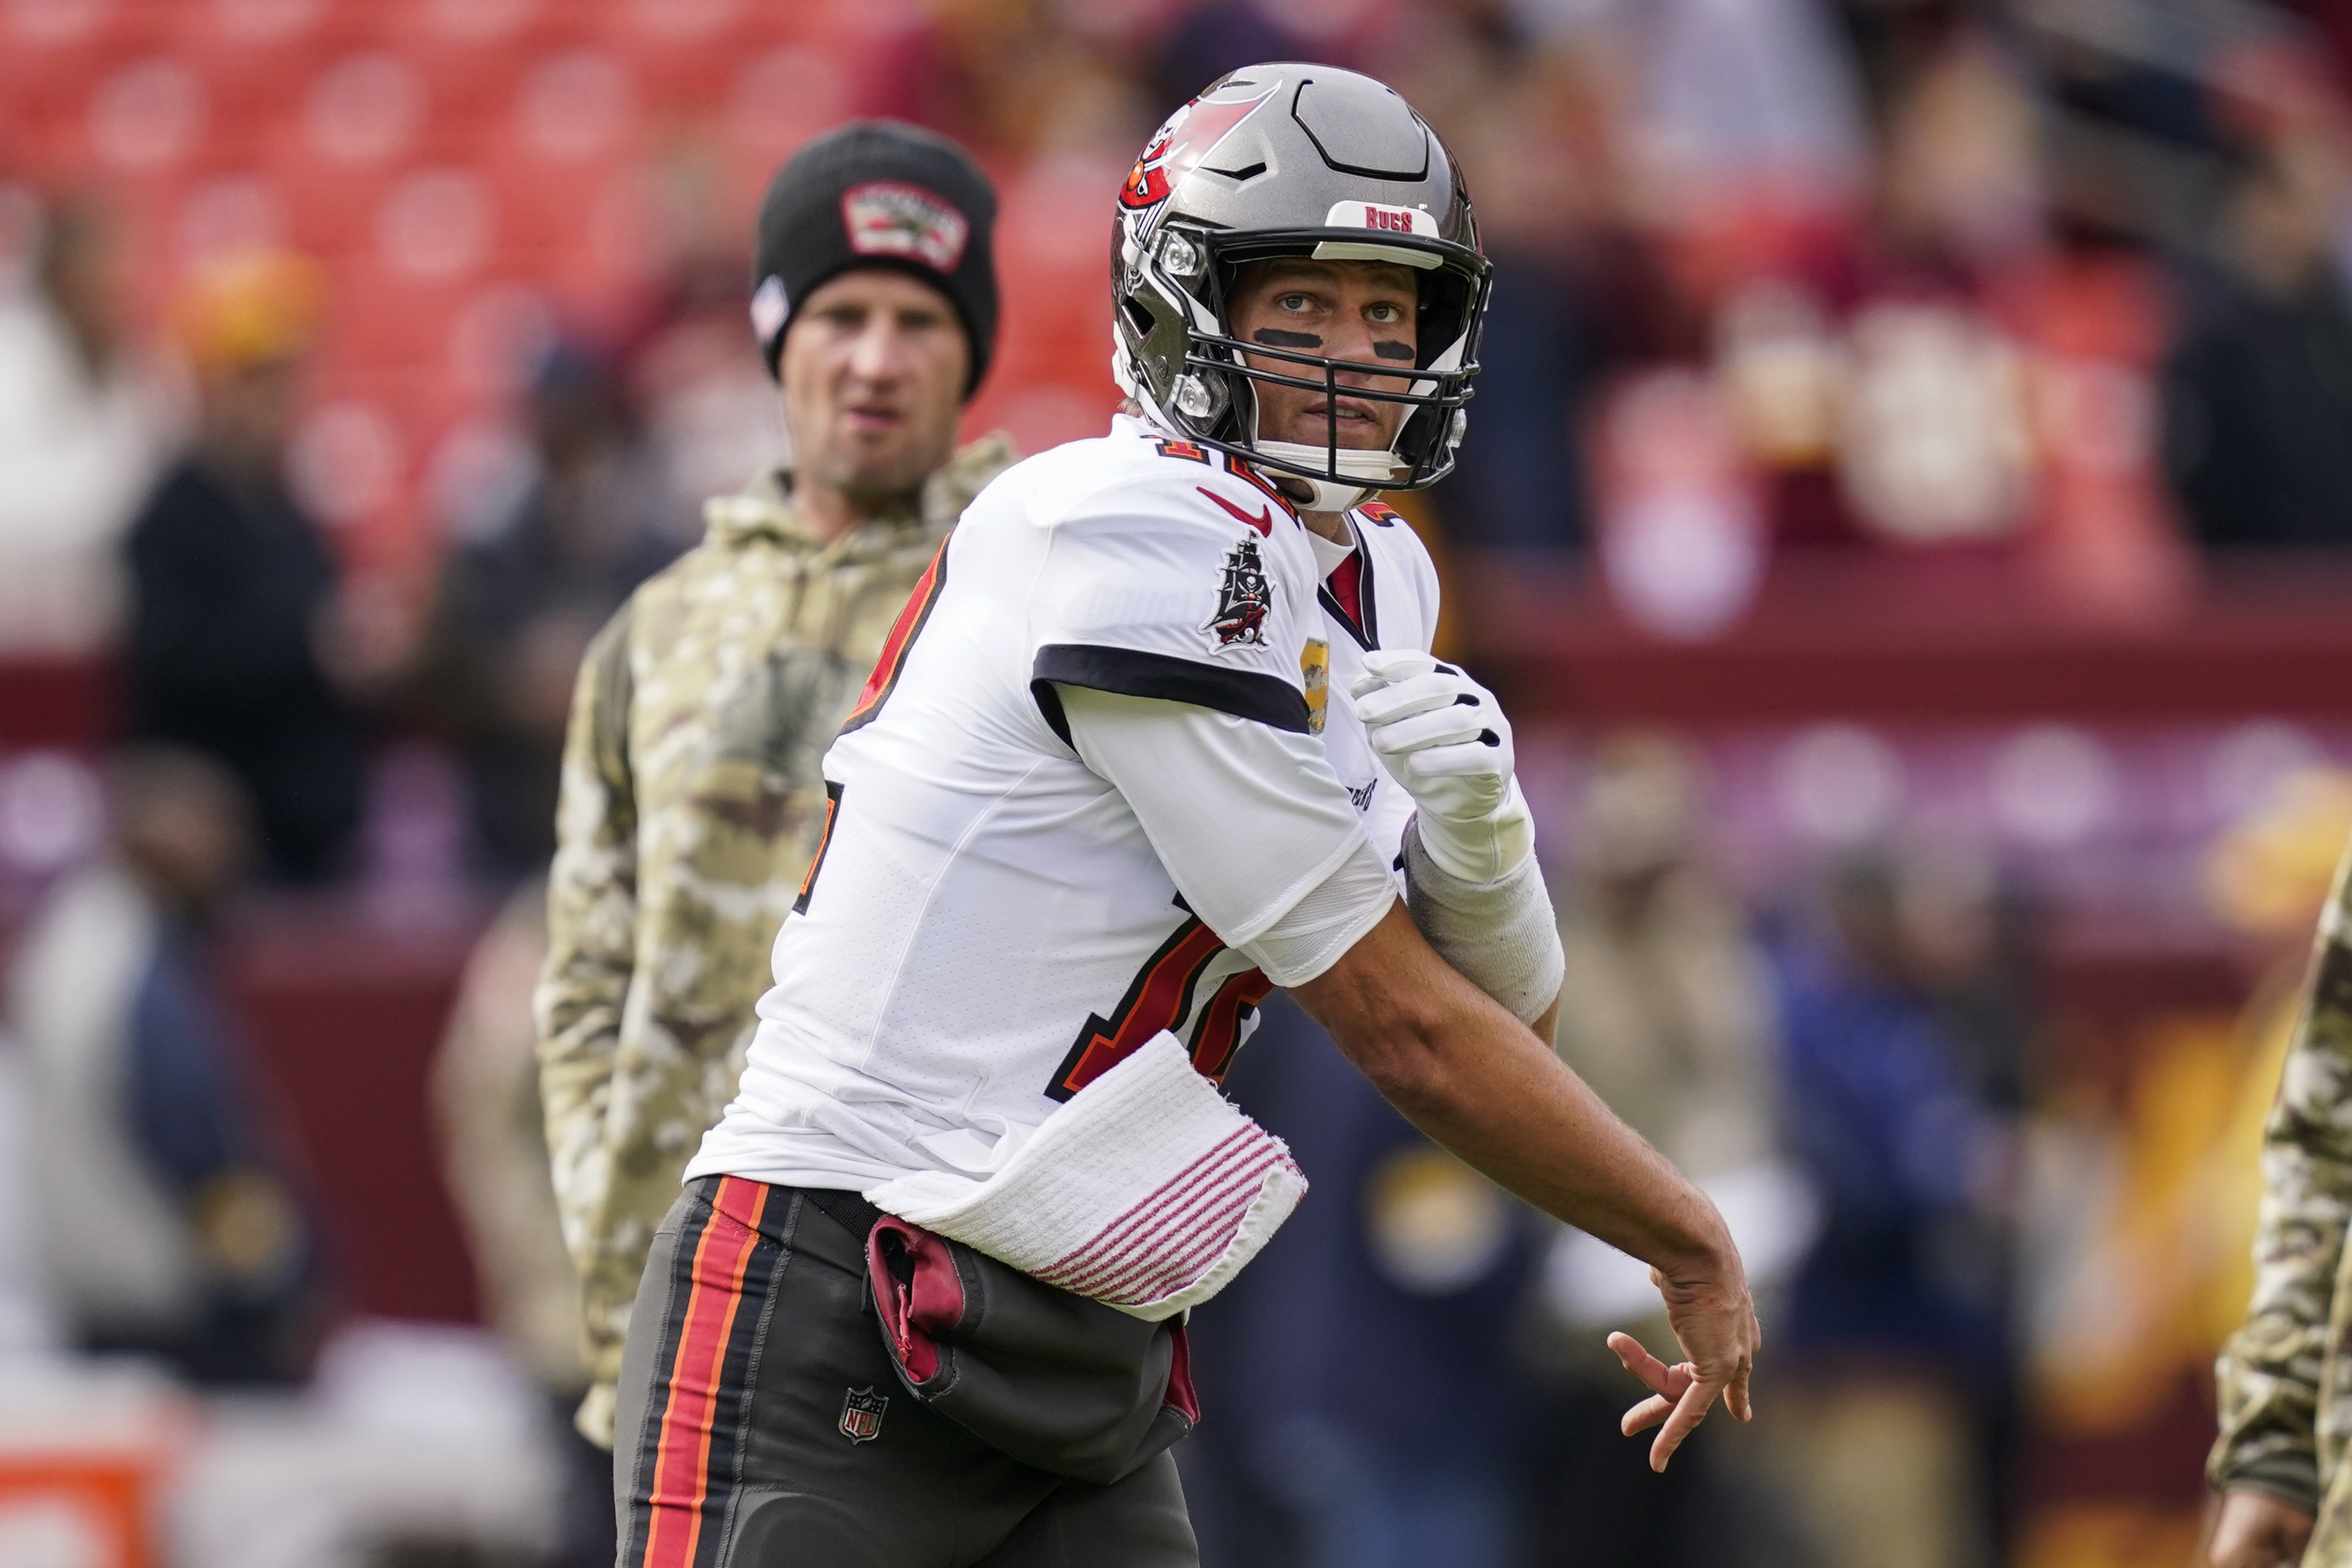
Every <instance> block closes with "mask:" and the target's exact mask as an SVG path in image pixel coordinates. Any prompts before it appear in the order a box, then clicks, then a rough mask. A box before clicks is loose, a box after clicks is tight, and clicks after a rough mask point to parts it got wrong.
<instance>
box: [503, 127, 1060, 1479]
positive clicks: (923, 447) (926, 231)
mask: <svg viewBox="0 0 2352 1568" xmlns="http://www.w3.org/2000/svg"><path fill="white" fill-rule="evenodd" d="M861 193H867V194H868V195H861ZM861 201H869V202H873V203H878V204H881V205H877V208H876V210H875V211H874V212H872V213H866V212H863V211H862V210H861V208H860V205H859V204H860V202H861ZM994 205H995V204H994V197H993V195H992V192H991V191H990V190H989V187H988V184H987V182H986V178H985V176H983V175H982V174H981V173H980V172H979V170H978V169H977V168H976V167H974V166H973V165H972V164H971V162H970V160H969V159H968V158H967V157H966V156H965V155H964V154H963V153H962V152H961V149H958V148H956V147H955V146H954V144H953V143H951V142H947V141H945V140H944V139H943V138H939V137H935V136H932V135H930V134H929V133H928V132H917V131H915V130H913V129H912V128H910V127H906V126H900V125H896V124H890V123H886V122H862V123H860V124H856V125H852V126H849V127H846V128H845V129H844V130H842V131H840V132H835V133H833V134H832V135H829V136H827V137H824V138H823V139H821V140H819V141H818V142H814V143H812V144H811V145H810V146H809V147H808V148H806V149H804V150H803V152H802V153H799V154H797V155H796V156H795V157H794V158H793V160H792V162H791V163H788V164H786V166H785V167H784V169H783V170H782V172H780V173H779V174H778V175H777V177H776V180H775V182H774V183H773V184H772V185H771V187H770V190H769V193H768V196H767V198H766V201H765V202H764V203H763V205H762V208H761V220H760V227H761V234H760V260H759V264H758V266H757V268H756V269H755V270H756V273H757V275H759V276H760V277H761V280H762V281H761V289H760V291H759V293H758V294H757V295H756V296H755V298H754V301H753V309H752V315H753V324H754V327H755V329H756V330H757V331H758V332H759V335H760V337H761V347H762V350H763V352H764V353H766V355H767V359H768V364H769V368H770V369H771V370H772V371H773V372H775V373H776V374H777V376H778V379H779V381H780V383H781V384H782V391H783V398H784V407H785V424H786V426H787V431H788V434H789V435H790V437H791V438H792V441H793V452H794V455H795V464H794V468H793V470H792V471H791V472H790V473H789V474H785V475H772V476H769V477H766V478H764V479H761V480H760V481H758V482H757V483H755V484H754V485H753V486H752V487H751V489H749V490H748V491H746V492H745V493H743V494H741V495H736V496H728V497H721V498H719V499H717V500H712V501H710V502H709V504H708V506H707V507H706V509H705V518H706V522H707V527H708V531H707V534H706V537H705V538H704V540H703V542H702V543H701V544H700V545H698V547H697V548H695V549H694V550H692V551H690V552H688V553H687V554H686V555H685V556H683V557H681V558H680V559H679V560H678V561H677V562H676V563H673V564H672V565H671V566H670V567H669V568H667V570H665V571H664V572H662V573H661V574H658V575H657V576H656V577H654V578H653V579H651V580H650V581H648V582H647V583H646V584H644V585H643V586H641V587H640V588H639V589H638V590H637V591H636V593H635V595H634V596H633V597H632V598H631V599H630V601H629V603H628V604H627V605H625V606H624V607H623V609H622V610H621V611H620V613H619V614H618V615H617V616H615V617H614V619H613V621H612V622H611V623H610V624H609V625H608V626H606V627H605V628H604V631H603V632H602V633H600V634H599V635H598V637H597V638H596V639H595V641H594V642H593V644H592V645H591V647H590V648H589V650H588V653H587V656H586V658H585V659H584V660H583V664H582V668H581V672H580V679H579V683H578V687H577V689H576V692H575V695H574V699H573V706H572V719H571V726H570V730H569V731H568V733H567V735H566V739H565V749H564V761H563V777H562V795H561V800H560V804H559V805H558V808H557V842H558V847H557V851H556V856H555V862H554V866H553V868H552V870H551V874H550V883H549V891H548V928H549V929H548V934H549V952H548V958H547V965H546V968H545V970H544V972H543V973H542V976H541V982H540V985H539V990H538V994H537V996H536V999H535V1000H536V1010H537V1015H538V1023H539V1037H540V1047H539V1054H540V1087H541V1100H542V1102H543V1104H544V1107H545V1111H546V1117H547V1130H548V1147H549V1154H550V1159H551V1164H552V1167H553V1174H554V1183H555V1190H556V1197H557V1204H558V1208H559V1210H560V1212H561V1214H562V1222H563V1230H564V1240H565V1244H566V1246H567V1247H568V1248H569V1250H570V1252H571V1254H572V1260H573V1262H574V1263H575V1264H576V1265H577V1266H578V1268H579V1270H580V1277H581V1279H580V1283H581V1304H582V1312H583V1320H584V1322H583V1328H584V1334H585V1343H586V1352H587V1361H588V1370H589V1373H590V1376H591V1378H592V1379H593V1386H592V1387H591V1389H590V1391H589V1394H588V1396H587V1398H586V1400H585V1401H584V1402H583V1405H582V1406H581V1410H580V1415H579V1425H580V1428H581V1430H582V1431H583V1433H585V1434H586V1435H587V1436H589V1437H591V1438H592V1439H593V1440H595V1441H597V1442H599V1443H601V1444H602V1445H604V1447H610V1446H611V1445H612V1441H613V1435H612V1424H613V1388H614V1380H615V1379H616V1378H617V1376H618V1375H619V1373H620V1364H621V1351H622V1346H623V1343H624V1342H625V1340H626V1338H627V1333H628V1322H629V1314H630V1309H631V1306H632V1304H633V1303H634V1302H635V1298H636V1294H637V1285H638V1280H639V1277H640V1275H641V1274H642V1273H643V1272H644V1268H645V1263H646V1254H647V1252H648V1250H649V1248H650V1247H651V1245H652V1241H653V1236H654V1231H655V1229H656V1226H658V1225H659V1224H660V1223H661V1219H662V1216H663V1215H664V1214H666V1213H667V1211H668V1209H669V1207H670V1205H671V1204H672V1203H673V1202H675V1201H676V1199H677V1194H678V1189H679V1183H680V1180H681V1177H682V1175H683V1173H684V1171H685V1168H686V1163H687V1161H688V1159H689V1158H690V1157H691V1156H692V1155H693V1153H694V1151H695V1149H696V1148H697V1146H698V1144H699V1143H700V1142H701V1139H702V1134H703V1133H704V1131H706V1130H708V1129H709V1127H710V1126H711V1124H712V1123H714V1122H715V1121H718V1119H719V1112H720V1111H721V1110H723V1109H724V1108H725V1106H726V1104H727V1102H728V1101H729V1100H731V1099H733V1098H734V1094H735V1087H736V1081H737V1079H738V1078H739V1077H740V1074H741V1072H742V1067H743V1057H744V1052H745V1049H746V1048H747V1047H748V1046H749V1044H750V1041H751V1033H752V1030H753V1027H754V1026H755V1025H756V1023H757V1019H756V1017H755V1016H754V1014H753V1008H754V1006H755V1005H756V1004H757V1003H758V1001H759V999H760V996H761V994H762V993H763V992H765V991H766V989H767V987H768V984H769V963H768V960H769V952H770V949H771V947H772V944H773V942H774V941H775V937H776V932H777V928H778V927H779V926H780V925H781V924H782V921H783V918H784V916H785V914H786V912H787V911H788V910H790V909H791V907H792V902H793V898H794V896H795V894H796V892H797V890H798V888H799V885H800V882H801V879H802V877H803V873H804V871H805V869H806V868H807V865H808V863H809V860H810V858H811V857H812V855H813V854H814V850H815V846H816V841H817V839H818V837H819V836H820V834H821V833H822V830H823V827H824V818H825V796H824V779H823V777H822V776H821V775H820V773H819V772H818V763H819V761H820V759H821V758H822V757H823V755H824V751H825V749H826V747H827V746H829V745H830V744H831V743H832V741H833V738H834V736H835V732H836V731H838V730H839V729H840V727H841V723H842V721H843V719H844V718H845V716H846V715H847V713H848V711H849V710H850V707H851V705H852V704H853V702H854V700H856V695H857V692H858V689H859V688H860V687H861V686H862V685H863V684H864V682H865V680H866V675H867V673H868V672H869V671H870V670H871V668H873V666H874V663H875V661H876V660H877V658H878V657H879V655H880V652H881V648H882V644H883V642H884V640H885V638H886V637H887V636H888V634H889V630H890V626H891V625H892V622H893V621H894V620H895V618H896V617H897V616H898V611H899V609H900V607H901V606H902V605H904V604H905V603H906V601H907V598H908V594H909V592H910V591H911V590H912V588H913V586H914V584H915V581H916V579H917V578H918V577H919V575H921V574H922V572H923V569H924V568H925V567H926V566H927V565H928V564H929V562H930V560H931V558H932V557H933V555H934V554H936V553H937V552H938V551H939V549H940V545H941V542H942V541H943V540H944V538H945V536H946V533H947V530H948V528H949V526H950V524H951V523H952V522H953V521H954V520H955V518H956V517H957V516H958V515H959V514H960V513H961V511H962V510H963V508H964V506H965V505H966V504H967V503H968V502H969V501H970V500H971V498H972V496H973V495H975V494H976V493H978V491H979V490H980V489H981V488H982V486H984V485H985V484H986V483H987V482H988V480H989V479H992V478H993V477H994V476H995V475H996V474H997V473H998V472H999V471H1001V470H1002V469H1003V468H1005V467H1007V466H1008V465H1009V464H1010V463H1011V461H1012V459H1013V453H1012V449H1011V447H1010V446H1009V445H1008V444H1007V443H1006V442H1005V440H1004V438H1003V437H1002V436H993V437H987V438H985V439H983V440H981V441H977V442H974V443H973V444H971V446H969V447H965V448H963V449H962V450H961V451H960V452H956V453H955V454H954V455H953V456H952V457H950V456H949V449H950V447H951V446H952V444H953V439H954V430H955V424H956V417H957V413H958V409H959V406H960V405H961V403H962V402H963V401H964V400H966V399H968V398H969V396H970V395H971V392H972V390H973V389H974V388H975V387H976V386H977V384H978V383H979V380H980V376H981V374H982V373H983V372H984V370H985V368H986V364H987V360H988V355H989V352H990V349H991V347H992V342H993V338H994V328H995V313H996V311H995V282H994V275H993V270H992V263H991V261H990V258H989V254H988V252H989V244H990V233H989V229H990V225H991V222H992V217H993V213H994ZM926 225H928V226H929V227H926ZM959 328H960V329H961V331H959V330H958V329H959Z"/></svg>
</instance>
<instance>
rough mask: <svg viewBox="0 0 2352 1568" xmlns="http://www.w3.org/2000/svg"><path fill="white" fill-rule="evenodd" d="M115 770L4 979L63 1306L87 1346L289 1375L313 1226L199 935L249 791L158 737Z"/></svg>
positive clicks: (209, 947)
mask: <svg viewBox="0 0 2352 1568" xmlns="http://www.w3.org/2000/svg"><path fill="white" fill-rule="evenodd" d="M113 784H114V788H113V802H112V807H113V835H114V843H113V850H112V853H111V854H110V855H109V856H108V857H107V858H105V859H103V860H102V861H100V862H99V863H97V864H95V865H93V866H91V867H89V868H87V869H85V870H83V871H81V872H79V873H77V874H76V875H74V876H72V877H71V878H69V879H67V880H66V881H65V882H63V883H62V884H60V885H59V886H58V888H57V889H54V890H53V891H52V892H51V894H50V895H49V898H48V900H47V903H46V904H45V905H44V906H43V907H42V909H41V910H40V911H39V913H38V914H37V917H36V919H35V921H34V922H33V926H32V928H31V930H30V931H28V932H27V934H26V938H25V941H24V945H23V947H22V949H21V951H20V952H19V953H18V955H17V960H16V971H15V973H14V974H13V976H12V977H11V983H10V986H9V1015H10V1017H11V1020H12V1024H13V1027H14V1029H15V1032H16V1035H17V1037H18V1038H20V1039H21V1040H22V1041H23V1044H24V1048H25V1052H26V1059H27V1063H28V1066H29V1070H30V1079H31V1086H32V1089H31V1103H32V1106H33V1108H34V1113H33V1117H32V1125H33V1130H34V1136H35V1139H36V1141H37V1149H38V1164H37V1182H38V1188H37V1190H38V1212H39V1214H40V1215H41V1218H42V1221H43V1224H44V1227H45V1230H46V1247H47V1266H48V1272H49V1276H50V1278H51V1279H52V1281H53V1284H54V1288H55V1289H56V1292H57V1296H58V1309H59V1314H60V1316H61V1318H62V1319H63V1321H64V1324H65V1326H66V1330H67V1332H68V1335H69V1337H70V1338H71V1339H72V1340H73V1342H76V1343H78V1344H79V1345H81V1346H83V1347H85V1348H88V1349H91V1350H133V1351H140V1352H147V1353H150V1354H154V1355H160V1356H163V1357H166V1358H168V1359H169V1360H171V1361H172V1362H173V1363H176V1364H177V1365H178V1366H179V1367H180V1368H181V1369H182V1370H183V1371H184V1372H185V1373H187V1374H188V1375H189V1376H191V1377H194V1378H195V1379H197V1380H199V1381H204V1382H224V1383H246V1382H257V1381H259V1382H274V1381H282V1380H288V1379H291V1378H295V1377H297V1376H299V1375H300V1374H301V1373H302V1371H303V1370H304V1367H305V1364H306V1361H307V1357H308V1354H309V1351H310V1335H311V1333H312V1331H314V1330H315V1328H316V1327H317V1326H318V1324H317V1316H316V1311H317V1308H318V1306H319V1302H318V1300H317V1282H318V1274H319V1270H318V1252H317V1247H316V1244H315V1242H314V1239H313V1237H312V1235H311V1231H310V1222H309V1220H308V1218H307V1217H306V1215H305V1213H304V1209H303V1205H302V1203H301V1201H300V1199H299V1197H298V1195H297V1194H296V1192H295V1189H294V1187H293V1185H292V1184H291V1183H290V1182H289V1177H288V1173H287V1167H286V1164H285V1163H284V1161H283V1159H282V1158H281V1157H280V1155H279V1153H278V1150H277V1148H276V1147H275V1142H274V1139H273V1137H272V1134H271V1131H270V1127H269V1118H268V1112H267V1109H266V1106H265V1104H264V1102H263V1100H262V1099H261V1097H260V1096H259V1095H258V1094H257V1090H256V1088H255V1086H254V1084H253V1082H252V1080H251V1079H250V1076H249V1074H248V1071H247V1061H246V1053H245V1047H244V1045H243V1042H242V1041H241V1040H240V1039H239V1037H238V1034H237V1029H236V1024H235V1022H234V1020H233V1019H232V1018H231V1016H229V1014H228V1012H227V1010H226V1007H225V1005H224V1004H223V1002H222V999H221V994H220V991H221V985H220V977H219V975H218V973H217V969H216V961H215V955H214V950H213V944H212V941H211V936H212V926H213V923H214V921H215V917H216V916H217V914H218V913H219V910H220V907H221V903H222V900H224V899H225V898H226V896H227V895H228V893H229V892H230V890H231V889H233V888H235V887H236V884H237V882H238V881H239V880H240V879H241V878H242V877H243V876H244V874H245V873H246V871H247V868H249V866H250V865H251V863H252V860H253V858H254V842H253V831H252V825H251V815H250V812H249V809H248V807H247V802H246V797H245V794H244V791H243V790H242V789H241V788H240V787H239V786H238V784H237V783H236V779H235V778H234V777H233V776H232V775H230V774H229V773H227V772H226V770H225V769H223V768H222V767H221V766H220V765H219V764H217V763H214V762H212V761H210V760H208V759H206V758H204V757H202V756H199V755H196V754H194V753H192V752H180V751H170V750H163V749H152V750H147V751H142V752H133V753H131V754H130V755H128V756H126V757H124V758H123V759H121V762H120V763H118V765H117V767H116V769H115V773H114V779H113Z"/></svg>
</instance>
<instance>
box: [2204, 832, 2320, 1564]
mask: <svg viewBox="0 0 2352 1568" xmlns="http://www.w3.org/2000/svg"><path fill="white" fill-rule="evenodd" d="M2348 880H2352V856H2347V859H2346V861H2345V863H2344V865H2343V866H2342V867H2339V868H2338V869H2337V871H2336V886H2335V889H2334V890H2333V891H2332V892H2331V893H2330V894H2329V895H2328V901H2327V907H2326V912H2325V913H2324V914H2323V915H2322V916H2321V917H2320V923H2319V938H2318V942H2317V946H2316V949H2315V952H2314V955H2313V961H2312V967H2311V974H2310V979H2309V981H2308V982H2307V990H2306V994H2305V1005H2304V1011H2303V1016H2302V1017H2301V1019H2300V1020H2299V1021H2298V1022H2297V1024H2296V1026H2295V1032H2294V1041H2293V1044H2292V1047H2291V1048H2290V1049H2289V1051H2288V1055H2287V1062H2286V1072H2285V1075H2284V1078H2283V1079H2282V1080H2281V1081H2280V1084H2279V1093H2278V1100H2277V1103H2276V1104H2275V1105H2274V1106H2273V1108H2272V1110H2271V1115H2270V1121H2269V1122H2268V1123H2267V1124H2266V1125H2265V1127H2264V1128H2263V1205H2262V1218H2261V1222H2260V1229H2259V1230H2258V1232H2257V1234H2256V1237H2255V1241H2254V1270H2255V1279H2254V1295H2253V1300H2252V1304H2251V1305H2250V1306H2249V1307H2248V1308H2247V1310H2246V1321H2245V1322H2244V1324H2243V1325H2242V1327H2241V1328H2240V1329H2239V1330H2238V1331H2237V1332H2236V1333H2235V1334H2234V1335H2232V1336H2231V1340H2230V1342H2229V1343H2228V1344H2227V1345H2226V1346H2224V1347H2223V1349H2222V1352H2221V1362H2220V1366H2219V1372H2220V1381H2221V1391H2220V1392H2221V1437H2220V1439H2219V1440H2218V1441H2217V1442H2216V1443H2215V1444H2214V1445H2213V1452H2212V1457H2211V1458H2210V1460H2209V1461H2208V1462H2207V1466H2206V1473H2207V1475H2208V1477H2209V1478H2210V1480H2211V1481H2212V1483H2213V1485H2214V1486H2215V1487H2217V1488H2219V1489H2221V1490H2224V1491H2235V1490H2240V1489H2245V1490H2252V1491H2262V1492H2267V1493H2269V1494H2271V1495H2272V1496H2273V1497H2276V1498H2278V1499H2280V1500H2283V1501H2284V1502H2288V1503H2291V1504H2293V1505H2294V1506H2295V1507H2297V1508H2301V1509H2306V1510H2310V1511H2311V1512H2313V1513H2314V1514H2315V1515H2317V1516H2318V1517H2317V1524H2316V1527H2315V1529H2314V1531H2313V1532H2312V1538H2311V1545H2310V1547H2309V1548H2308V1550H2307V1551H2306V1552H2305V1554H2304V1558H2303V1561H2304V1562H2305V1563H2309V1564H2328V1565H2330V1568H2333V1565H2336V1564H2352V1466H2347V1464H2346V1462H2345V1460H2346V1454H2347V1446H2352V1281H2347V1279H2346V1278H2345V1269H2346V1267H2347V1265H2352V1249H2347V1247H2345V1245H2344V1240H2345V1229H2346V1226H2347V1221H2352V885H2347V881H2348Z"/></svg>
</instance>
